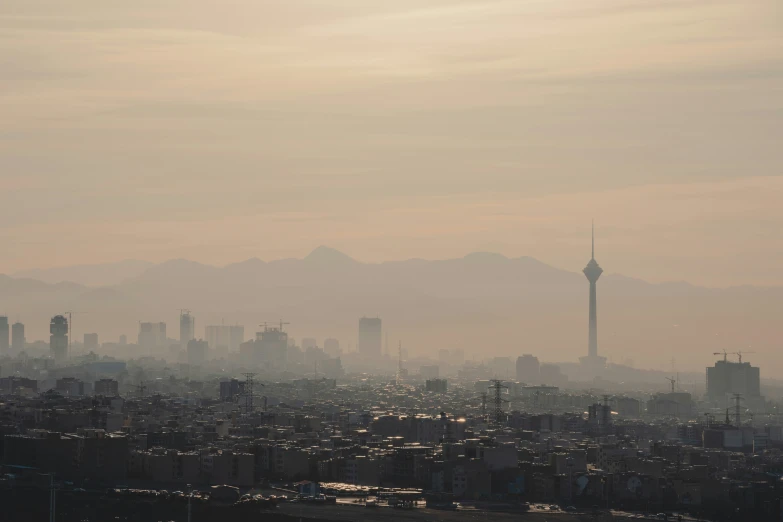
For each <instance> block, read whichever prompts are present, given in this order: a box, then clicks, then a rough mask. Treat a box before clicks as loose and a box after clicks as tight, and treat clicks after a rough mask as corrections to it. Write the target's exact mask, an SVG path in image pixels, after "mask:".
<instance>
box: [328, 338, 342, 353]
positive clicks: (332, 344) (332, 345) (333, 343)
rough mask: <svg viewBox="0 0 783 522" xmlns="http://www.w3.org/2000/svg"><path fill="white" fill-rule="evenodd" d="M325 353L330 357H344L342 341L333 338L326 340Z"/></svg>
mask: <svg viewBox="0 0 783 522" xmlns="http://www.w3.org/2000/svg"><path fill="white" fill-rule="evenodd" d="M324 352H326V354H327V355H329V357H340V355H342V350H340V341H338V340H337V339H332V338H329V339H326V340H325V341H324Z"/></svg>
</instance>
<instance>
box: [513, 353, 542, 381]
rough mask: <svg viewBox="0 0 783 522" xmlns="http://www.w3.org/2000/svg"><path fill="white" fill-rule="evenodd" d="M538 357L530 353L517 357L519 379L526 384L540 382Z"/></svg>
mask: <svg viewBox="0 0 783 522" xmlns="http://www.w3.org/2000/svg"><path fill="white" fill-rule="evenodd" d="M540 371H541V365H540V364H539V362H538V357H534V356H533V355H530V354H525V355H522V356H521V357H517V380H518V381H519V382H524V383H525V384H538V382H539V380H540V378H541V376H540Z"/></svg>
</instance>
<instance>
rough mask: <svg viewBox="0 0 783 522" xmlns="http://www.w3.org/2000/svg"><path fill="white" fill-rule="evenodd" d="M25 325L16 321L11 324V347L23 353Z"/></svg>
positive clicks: (16, 351)
mask: <svg viewBox="0 0 783 522" xmlns="http://www.w3.org/2000/svg"><path fill="white" fill-rule="evenodd" d="M24 343H25V339H24V325H23V324H22V323H18V322H17V323H14V324H13V326H11V349H12V351H13V352H14V353H22V352H23V351H24Z"/></svg>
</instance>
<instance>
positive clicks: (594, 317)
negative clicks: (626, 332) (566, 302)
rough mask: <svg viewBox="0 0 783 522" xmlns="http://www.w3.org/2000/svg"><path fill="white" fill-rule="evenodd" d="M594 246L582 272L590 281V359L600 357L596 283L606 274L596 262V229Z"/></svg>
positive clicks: (588, 344)
mask: <svg viewBox="0 0 783 522" xmlns="http://www.w3.org/2000/svg"><path fill="white" fill-rule="evenodd" d="M592 245H593V248H592V258H591V259H590V261H589V262H588V263H587V266H586V267H585V269H584V270H583V271H582V272H584V274H585V277H587V280H588V281H590V315H589V326H590V333H589V336H588V342H587V355H588V357H591V358H595V357H598V296H597V289H596V286H597V285H596V283H598V278H600V277H601V274H603V272H604V271H603V269H602V268H601V267H600V266H599V265H598V262H597V261H596V260H595V227H593V240H592Z"/></svg>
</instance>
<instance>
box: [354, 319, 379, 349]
mask: <svg viewBox="0 0 783 522" xmlns="http://www.w3.org/2000/svg"><path fill="white" fill-rule="evenodd" d="M382 349H383V332H382V327H381V319H380V318H379V317H362V318H361V319H359V355H361V356H363V357H367V358H373V359H380V357H381V350H382Z"/></svg>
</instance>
